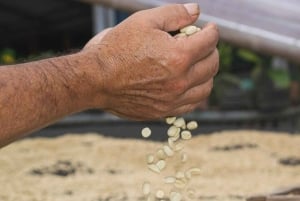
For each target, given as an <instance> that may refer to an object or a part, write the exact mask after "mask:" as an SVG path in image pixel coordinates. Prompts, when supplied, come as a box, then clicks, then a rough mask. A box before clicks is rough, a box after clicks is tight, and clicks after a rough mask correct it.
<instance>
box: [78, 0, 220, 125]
mask: <svg viewBox="0 0 300 201" xmlns="http://www.w3.org/2000/svg"><path fill="white" fill-rule="evenodd" d="M187 8H188V9H189V10H190V13H189V12H188V9H187ZM187 8H186V7H185V6H183V5H167V6H163V7H159V8H154V9H150V10H144V11H140V12H137V13H135V14H133V15H132V16H130V17H129V18H128V19H126V20H125V21H123V22H122V23H121V24H119V25H118V26H116V27H114V28H113V29H111V30H110V31H109V34H106V35H104V36H103V35H102V36H101V37H100V36H98V39H99V38H100V40H98V39H97V40H94V42H96V43H94V42H93V43H92V42H91V43H90V45H89V44H87V46H86V47H85V48H84V49H83V52H84V53H87V55H92V56H93V57H96V58H97V59H98V62H97V63H98V64H99V65H95V66H92V67H91V68H92V69H93V70H92V71H91V72H93V78H92V79H91V80H93V82H94V83H93V85H92V86H93V92H94V93H93V94H94V96H93V99H92V102H91V103H90V104H91V105H92V107H97V108H101V109H103V110H106V111H108V112H111V113H113V114H116V115H117V116H121V117H125V118H129V119H135V120H147V119H158V118H161V117H166V116H176V115H180V114H183V113H187V112H190V111H192V110H194V109H195V108H196V107H197V106H198V104H199V103H200V102H201V100H204V99H205V98H206V97H207V96H208V95H209V94H210V92H211V89H212V86H213V77H214V75H215V74H216V73H217V71H218V65H219V56H218V51H217V50H216V45H217V42H218V30H217V28H216V26H215V25H214V24H208V25H206V26H205V27H203V28H202V31H200V32H198V33H195V34H194V35H192V36H189V37H172V36H171V35H170V34H168V32H170V31H176V30H179V29H180V28H183V27H185V26H187V25H190V24H192V23H193V22H195V21H196V19H197V18H198V16H199V12H200V11H199V8H198V7H197V6H196V7H195V5H194V4H188V5H187ZM96 38H97V37H96ZM91 44H92V45H91Z"/></svg>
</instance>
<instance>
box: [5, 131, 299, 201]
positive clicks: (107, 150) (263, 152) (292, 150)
mask: <svg viewBox="0 0 300 201" xmlns="http://www.w3.org/2000/svg"><path fill="white" fill-rule="evenodd" d="M161 145H162V143H160V142H152V141H149V140H147V141H145V140H142V139H140V140H139V139H135V140H134V139H130V140H128V139H117V138H108V137H103V136H101V135H99V134H93V133H90V134H85V135H72V134H67V135H64V136H61V137H57V138H34V139H25V140H21V141H18V142H16V143H14V144H11V145H10V146H7V147H5V148H3V149H1V150H0V189H1V190H0V200H1V201H114V200H116V201H119V200H120V201H121V200H122V201H126V200H144V199H143V197H142V193H141V185H142V183H143V182H144V181H145V180H147V181H150V182H151V183H152V184H153V186H155V187H161V188H166V185H164V184H162V181H161V179H162V177H161V176H158V175H155V174H154V173H152V172H150V171H148V170H147V167H146V165H145V155H146V154H147V153H150V152H153V151H154V150H156V149H158V148H159V147H161ZM185 152H186V153H187V154H188V157H189V158H188V161H187V162H186V165H185V167H183V168H187V167H193V166H198V167H201V169H202V174H201V175H200V176H198V177H197V178H193V180H192V182H191V183H190V187H192V188H194V189H196V200H208V201H214V200H233V201H234V200H244V198H245V197H246V196H248V195H253V194H258V193H264V192H270V191H272V190H274V189H276V188H279V187H286V186H292V185H296V184H300V161H298V159H299V158H300V135H289V134H284V133H267V132H264V133H263V132H258V131H234V132H229V131H227V132H221V133H215V134H212V135H205V136H197V137H194V138H193V139H192V140H190V141H188V142H185ZM284 159H285V160H284ZM167 165H168V167H169V169H167V170H166V174H170V172H169V171H172V170H171V169H172V168H173V167H175V166H176V164H175V163H174V161H173V162H172V161H171V160H169V161H168V163H167ZM176 167H178V166H176Z"/></svg>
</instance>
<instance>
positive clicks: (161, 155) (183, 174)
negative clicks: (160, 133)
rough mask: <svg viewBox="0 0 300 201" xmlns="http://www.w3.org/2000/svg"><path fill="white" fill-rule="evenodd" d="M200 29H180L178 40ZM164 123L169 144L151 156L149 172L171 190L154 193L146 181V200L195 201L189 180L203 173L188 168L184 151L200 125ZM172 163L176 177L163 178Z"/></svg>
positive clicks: (171, 120)
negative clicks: (187, 199) (172, 162)
mask: <svg viewBox="0 0 300 201" xmlns="http://www.w3.org/2000/svg"><path fill="white" fill-rule="evenodd" d="M200 30H201V29H200V28H198V27H196V26H187V27H185V28H183V29H181V30H180V33H179V34H177V35H176V37H182V36H184V37H189V36H190V35H192V34H194V33H196V32H198V31H200ZM165 122H166V123H167V124H168V125H169V128H168V130H167V137H168V140H167V143H164V144H163V145H162V147H160V148H159V149H157V150H156V152H153V153H152V154H148V155H147V156H146V163H147V166H148V169H149V170H150V171H152V172H153V173H155V174H156V175H159V176H161V177H162V182H163V184H164V185H166V186H168V187H169V191H165V189H164V188H161V189H160V188H156V189H157V190H156V191H154V192H153V191H151V185H150V183H149V182H144V184H143V195H144V196H145V200H147V201H155V200H159V201H164V200H170V201H182V200H183V197H185V198H189V199H195V194H196V192H195V190H194V189H192V188H190V187H189V186H190V181H191V179H192V178H193V177H194V176H196V175H199V174H200V173H201V170H200V168H197V167H191V168H185V166H186V165H187V158H188V156H187V153H186V152H184V148H185V146H184V145H185V142H186V141H188V140H191V139H192V133H191V131H192V130H195V129H197V128H198V124H197V122H196V121H189V122H186V121H185V119H184V118H183V117H167V118H166V119H165ZM141 134H142V136H143V137H144V138H148V137H150V136H151V129H150V128H148V127H145V128H143V129H142V131H141ZM169 160H173V161H174V162H175V164H177V165H176V167H175V166H174V167H173V168H174V172H173V174H171V175H168V176H166V175H164V172H165V171H166V169H170V168H172V167H170V165H167V164H168V161H169ZM176 162H177V163H176ZM175 170H176V171H175ZM163 189H164V190H163Z"/></svg>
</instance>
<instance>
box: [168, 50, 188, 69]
mask: <svg viewBox="0 0 300 201" xmlns="http://www.w3.org/2000/svg"><path fill="white" fill-rule="evenodd" d="M171 52H172V53H170V54H169V58H168V61H169V63H168V66H169V67H171V68H172V69H173V70H175V71H182V70H184V69H185V68H186V66H187V64H188V61H189V55H188V54H185V53H184V52H182V51H180V50H179V49H175V50H173V51H171Z"/></svg>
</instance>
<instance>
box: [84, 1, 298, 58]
mask: <svg viewBox="0 0 300 201" xmlns="http://www.w3.org/2000/svg"><path fill="white" fill-rule="evenodd" d="M81 1H84V2H89V3H98V4H103V5H107V6H110V7H114V8H118V9H122V10H127V11H137V10H141V9H146V8H152V7H156V6H160V5H163V4H167V3H184V2H196V3H198V4H199V5H200V7H201V16H200V18H199V20H198V22H197V23H198V24H200V25H203V24H204V23H206V22H208V21H212V22H215V23H217V24H218V26H219V29H220V34H221V39H223V40H225V41H228V42H230V43H232V44H235V45H238V46H241V47H247V48H250V49H253V50H255V51H259V52H262V53H266V54H272V55H278V56H282V57H285V58H287V59H289V60H291V61H294V62H297V63H300V56H299V55H300V15H299V10H300V1H299V0H284V1H282V0H213V1H212V0H188V1H187V0H181V1H179V0H122V1H119V0H81Z"/></svg>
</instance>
